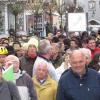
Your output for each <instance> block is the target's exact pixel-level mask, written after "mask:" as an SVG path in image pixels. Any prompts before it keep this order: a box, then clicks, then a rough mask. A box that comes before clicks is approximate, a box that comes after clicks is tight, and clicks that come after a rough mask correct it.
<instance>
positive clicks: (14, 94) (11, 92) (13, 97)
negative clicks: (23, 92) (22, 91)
mask: <svg viewBox="0 0 100 100" xmlns="http://www.w3.org/2000/svg"><path fill="white" fill-rule="evenodd" d="M0 100H21V99H20V96H19V93H18V89H17V87H16V85H15V84H14V83H12V82H8V81H4V80H0Z"/></svg>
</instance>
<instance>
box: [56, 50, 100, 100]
mask: <svg viewBox="0 0 100 100" xmlns="http://www.w3.org/2000/svg"><path fill="white" fill-rule="evenodd" d="M85 60H86V58H85V55H84V54H83V52H82V51H80V50H74V51H72V53H71V54H70V64H71V68H70V69H69V70H68V71H67V72H65V73H64V74H63V75H62V77H61V79H60V81H59V86H58V90H57V98H56V100H100V75H99V74H98V73H97V72H96V71H95V70H92V69H89V68H86V66H85V64H86V61H85Z"/></svg>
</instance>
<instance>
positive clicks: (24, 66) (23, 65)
mask: <svg viewBox="0 0 100 100" xmlns="http://www.w3.org/2000/svg"><path fill="white" fill-rule="evenodd" d="M35 59H36V58H34V59H32V58H29V57H28V56H27V55H25V56H22V57H20V59H19V60H20V69H21V70H25V71H26V72H27V73H28V74H29V75H30V76H31V77H32V71H33V65H34V62H35Z"/></svg>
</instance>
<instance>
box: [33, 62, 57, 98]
mask: <svg viewBox="0 0 100 100" xmlns="http://www.w3.org/2000/svg"><path fill="white" fill-rule="evenodd" d="M33 81H34V85H35V88H36V92H37V97H38V100H55V97H56V89H57V83H56V81H54V80H53V79H51V77H50V76H49V75H48V69H47V64H46V63H44V62H40V63H38V65H37V69H36V73H35V75H34V77H33Z"/></svg>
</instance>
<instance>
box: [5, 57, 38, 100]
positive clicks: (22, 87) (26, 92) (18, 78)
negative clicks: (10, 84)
mask: <svg viewBox="0 0 100 100" xmlns="http://www.w3.org/2000/svg"><path fill="white" fill-rule="evenodd" d="M10 65H13V67H14V81H15V83H16V85H17V87H18V90H19V94H20V96H21V100H37V98H36V92H35V90H34V85H33V82H32V79H31V77H30V76H29V75H28V74H27V73H26V72H25V71H21V70H20V69H19V65H20V62H19V59H18V57H16V56H14V55H9V56H7V57H6V58H5V68H8V67H9V66H10Z"/></svg>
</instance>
